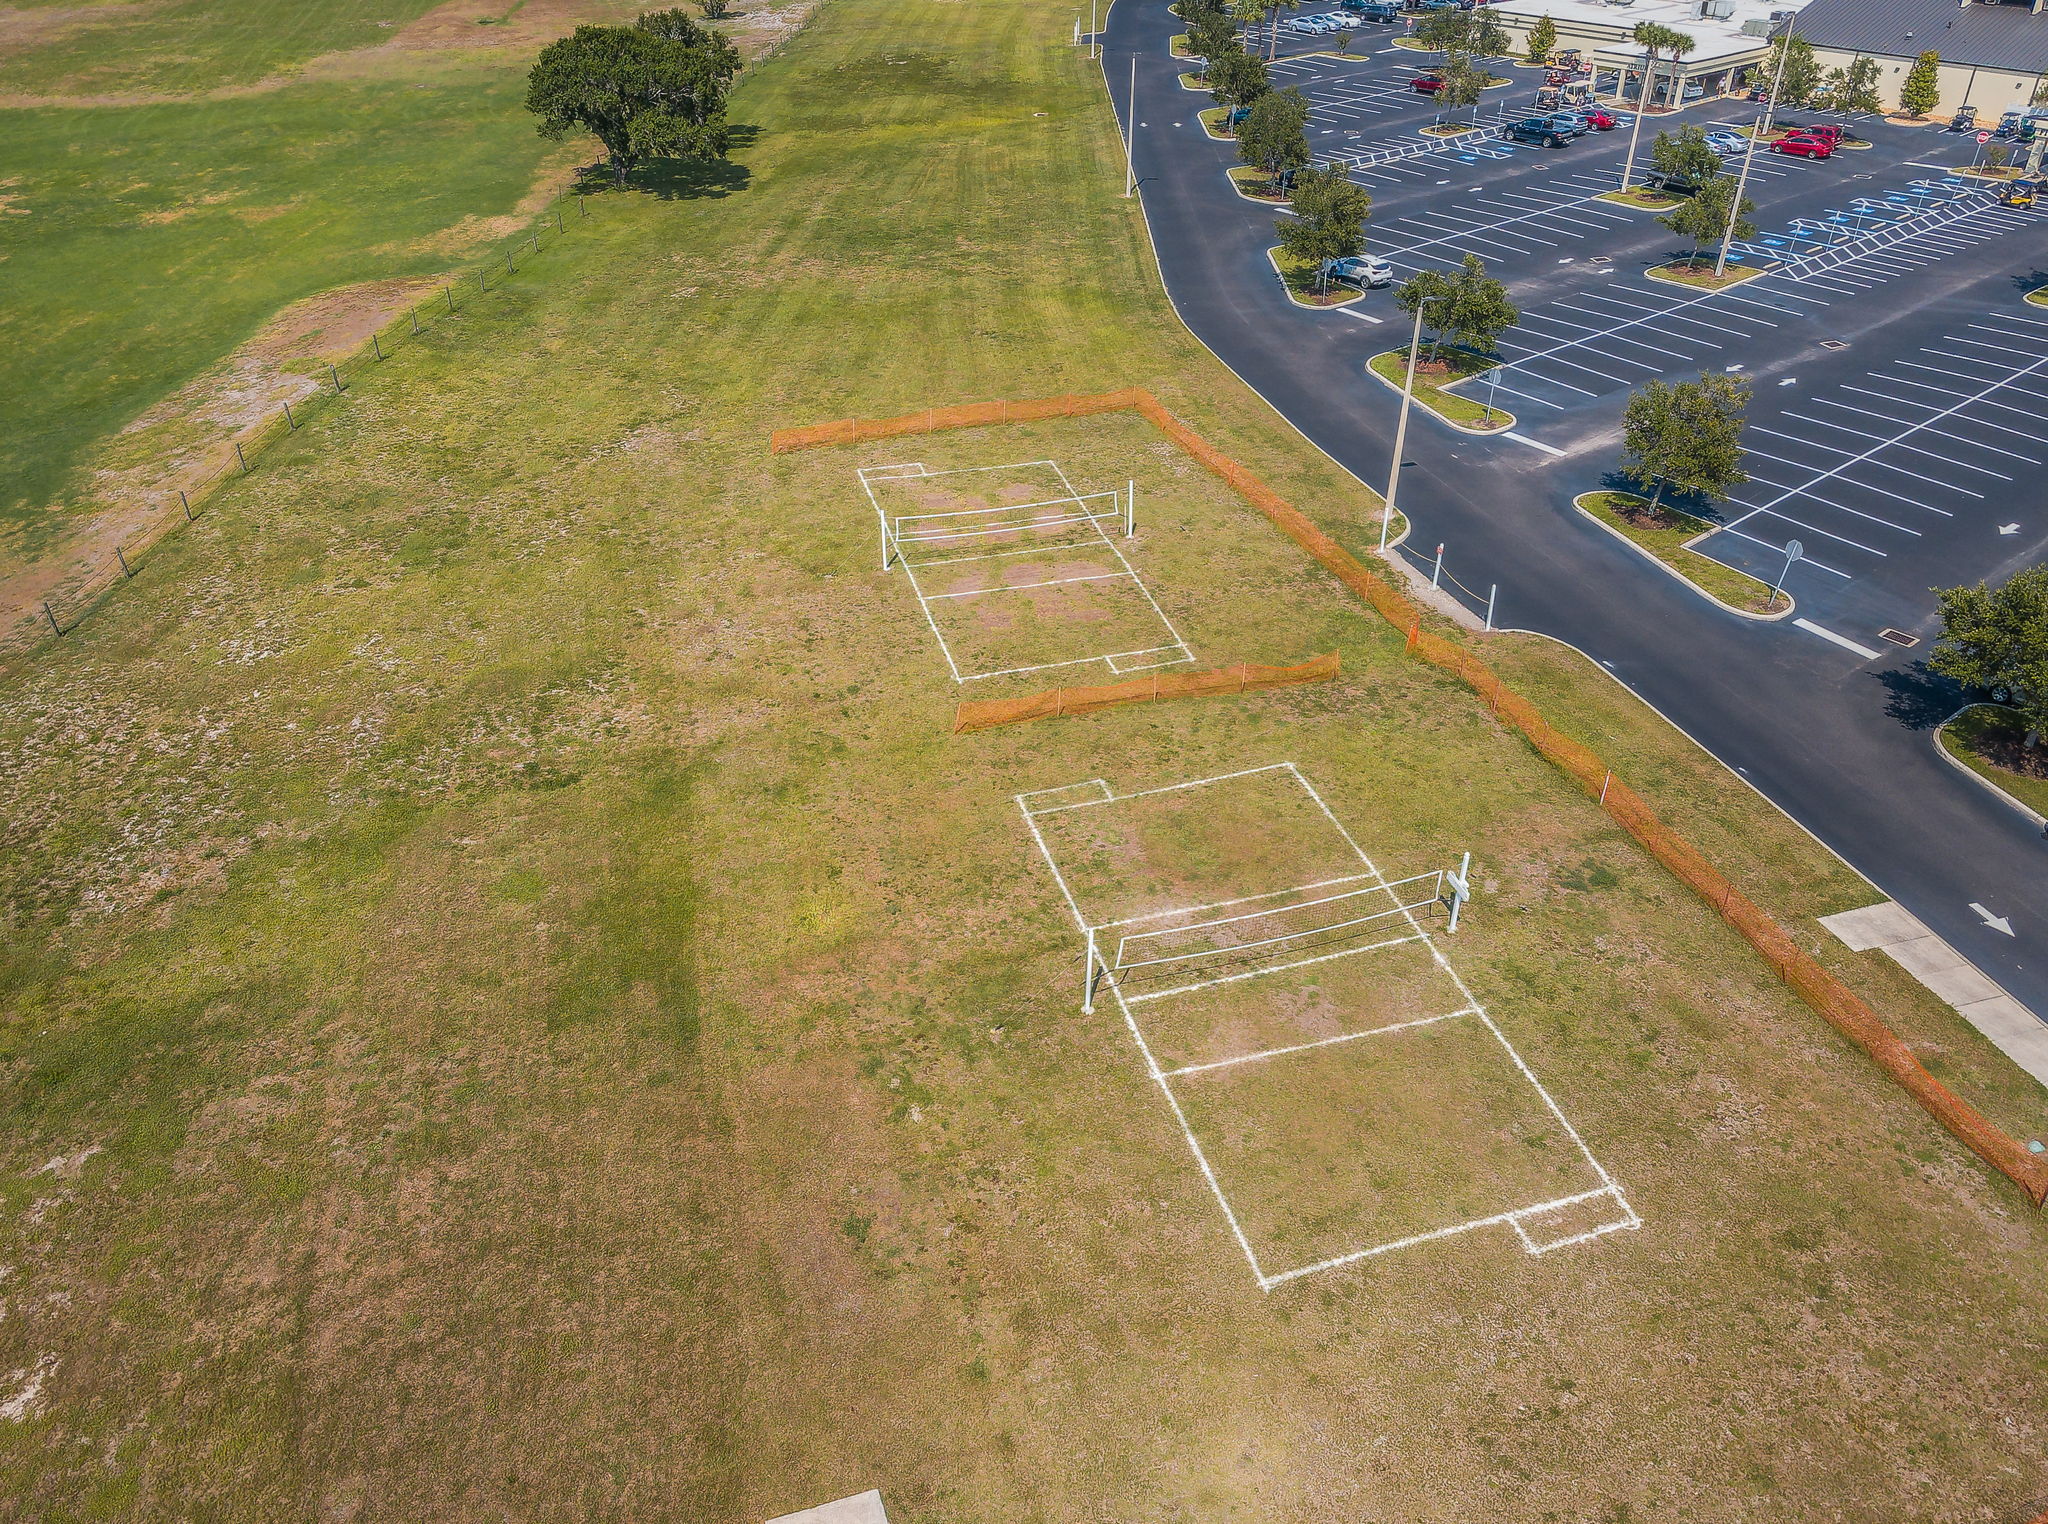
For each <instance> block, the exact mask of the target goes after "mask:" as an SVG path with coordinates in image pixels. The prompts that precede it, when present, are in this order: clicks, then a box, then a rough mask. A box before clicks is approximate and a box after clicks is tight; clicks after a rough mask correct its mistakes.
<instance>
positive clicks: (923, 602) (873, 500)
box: [855, 460, 1195, 683]
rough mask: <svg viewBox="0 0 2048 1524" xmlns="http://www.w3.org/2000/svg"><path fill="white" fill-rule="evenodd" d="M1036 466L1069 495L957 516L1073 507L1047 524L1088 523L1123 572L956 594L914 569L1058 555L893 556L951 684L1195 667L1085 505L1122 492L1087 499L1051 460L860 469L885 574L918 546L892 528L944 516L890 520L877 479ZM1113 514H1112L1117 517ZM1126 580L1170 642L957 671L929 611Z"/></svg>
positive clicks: (1041, 551)
mask: <svg viewBox="0 0 2048 1524" xmlns="http://www.w3.org/2000/svg"><path fill="white" fill-rule="evenodd" d="M1035 467H1043V468H1045V469H1047V470H1050V471H1051V472H1052V474H1053V475H1054V476H1056V477H1058V478H1059V484H1060V488H1061V490H1062V491H1064V492H1065V493H1066V496H1065V497H1063V498H1053V499H1050V500H1049V501H1046V502H1039V503H1012V504H997V505H996V506H995V507H992V508H986V509H963V510H961V512H960V514H958V515H954V516H958V517H964V516H969V515H973V514H977V513H991V514H992V513H1001V512H1005V511H1012V512H1014V511H1022V510H1026V509H1033V508H1056V507H1060V506H1062V505H1063V504H1068V503H1071V504H1072V505H1073V506H1074V507H1075V509H1077V510H1078V511H1077V512H1075V513H1073V514H1070V515H1068V516H1067V517H1065V518H1062V519H1060V520H1057V521H1052V526H1053V527H1064V526H1067V525H1072V524H1080V523H1086V524H1087V525H1088V526H1089V528H1091V529H1093V530H1094V531H1095V537H1096V539H1097V540H1099V541H1100V542H1101V548H1102V549H1104V550H1107V551H1108V552H1109V553H1110V554H1111V555H1112V556H1115V557H1116V562H1117V565H1118V566H1120V567H1122V568H1123V570H1121V571H1114V572H1104V573H1102V574H1100V575H1099V576H1098V575H1091V576H1081V577H1055V578H1052V579H1050V580H1049V581H1045V582H1028V583H999V584H997V585H995V586H992V587H981V588H971V589H969V590H967V591H965V592H958V593H927V592H926V591H925V590H924V585H923V584H922V583H921V582H919V581H918V579H917V572H918V565H919V564H921V565H924V566H956V565H959V564H960V563H962V562H965V561H994V560H1001V559H1003V558H1005V557H1008V556H1017V555H1047V556H1050V555H1056V554H1059V553H1060V552H1059V551H1058V550H1056V549H1053V550H1049V549H1046V548H1045V547H1042V546H1024V547H1021V548H1011V549H1005V550H992V551H988V552H985V553H983V554H980V555H964V556H951V557H948V558H946V559H945V560H942V561H927V562H923V563H918V564H913V563H912V562H911V561H910V560H909V559H908V558H907V557H905V556H903V555H902V554H900V553H897V554H896V555H895V556H894V559H895V562H896V564H897V565H899V566H901V567H902V568H903V575H904V576H905V578H906V579H908V581H909V583H910V590H911V592H912V593H913V594H915V595H916V598H917V607H918V611H919V612H920V613H922V614H923V615H924V622H925V625H926V627H927V628H929V629H930V630H931V632H932V639H933V640H934V641H936V642H937V643H938V647H939V655H941V656H942V657H944V658H945V661H946V670H947V671H948V672H950V673H952V675H953V681H954V682H956V683H977V682H981V681H983V680H985V679H987V678H991V677H1016V676H1019V675H1020V674H1023V673H1026V672H1049V671H1052V670H1054V669H1055V668H1059V667H1085V666H1091V665H1093V664H1094V663H1096V662H1101V663H1102V664H1103V665H1104V666H1106V667H1108V668H1109V670H1110V671H1111V672H1113V673H1116V674H1118V675H1122V674H1125V673H1130V672H1148V671H1151V670H1152V669H1153V668H1156V667H1175V666H1179V665H1181V664H1182V663H1183V662H1193V661H1194V659H1195V653H1194V649H1193V648H1192V647H1191V646H1189V645H1188V643H1187V641H1186V640H1185V639H1184V638H1183V637H1182V636H1181V633H1180V631H1179V630H1177V629H1175V628H1174V624H1173V621H1172V620H1171V619H1168V618H1167V617H1166V611H1165V610H1164V609H1162V608H1161V607H1160V606H1159V600H1158V599H1157V598H1154V597H1153V596H1152V589H1151V588H1149V587H1147V586H1146V585H1145V579H1144V578H1143V577H1141V576H1139V575H1138V569H1137V568H1136V567H1135V566H1133V565H1131V563H1130V561H1129V560H1128V559H1127V558H1126V557H1125V555H1124V553H1123V550H1122V548H1121V547H1120V546H1119V545H1118V544H1117V543H1116V541H1115V540H1114V539H1112V538H1110V535H1109V533H1108V531H1106V530H1105V529H1104V528H1103V527H1102V520H1103V517H1104V515H1101V514H1097V513H1094V512H1092V511H1090V510H1089V508H1088V499H1089V498H1090V497H1094V498H1103V497H1109V498H1111V499H1116V498H1117V497H1118V496H1119V494H1118V493H1117V492H1115V490H1114V489H1112V490H1111V491H1109V492H1107V493H1102V492H1096V493H1089V494H1083V493H1080V492H1077V491H1075V490H1074V484H1073V483H1072V482H1071V481H1069V480H1068V479H1067V473H1066V472H1065V471H1063V470H1061V469H1060V464H1059V462H1058V461H1055V460H1020V461H1012V462H1009V463H1007V464H1004V465H995V466H956V467H951V468H949V469H947V470H944V471H934V470H932V469H931V468H930V467H928V466H926V465H925V463H924V462H923V461H921V460H912V461H903V462H900V463H898V464H896V465H889V466H862V467H861V468H860V469H859V470H858V471H857V472H856V473H855V474H856V475H857V476H858V477H859V478H860V485H861V490H862V491H863V492H865V493H866V494H867V498H868V503H869V505H870V506H872V507H873V508H874V510H875V518H876V520H877V521H878V522H879V524H880V525H881V534H882V554H883V562H882V565H883V569H884V570H887V569H888V566H889V560H890V556H891V552H892V551H893V550H895V549H896V548H897V547H898V546H899V544H902V543H915V541H916V539H917V536H906V537H903V538H902V539H901V540H899V537H898V536H897V533H896V529H897V525H898V523H899V522H900V521H901V520H902V519H904V518H911V519H927V518H937V517H941V516H942V515H938V514H911V515H897V516H895V517H892V516H891V515H890V513H889V512H888V510H887V509H885V508H884V507H883V506H882V501H881V499H880V498H878V497H876V496H875V489H874V483H876V482H878V481H902V480H905V479H907V478H918V479H936V478H938V477H942V476H966V475H971V474H973V473H976V472H982V471H1022V470H1026V469H1030V468H1035ZM1130 490H1131V491H1133V492H1135V488H1133V489H1130ZM1131 507H1132V505H1131V504H1129V503H1126V504H1125V507H1124V511H1125V513H1126V514H1128V513H1129V512H1130V511H1131ZM1111 516H1112V517H1113V516H1114V515H1111ZM1126 522H1128V519H1126ZM1011 527H1013V528H1015V529H1018V530H1029V529H1032V528H1038V527H1048V526H1047V525H1044V524H1032V523H1022V524H1018V525H1015V526H1011ZM992 532H994V531H993V530H977V531H975V533H992ZM1087 548H1088V549H1089V550H1091V551H1092V550H1094V549H1095V548H1096V547H1095V545H1094V544H1092V543H1091V544H1089V545H1088V546H1087ZM1124 580H1128V581H1129V582H1130V584H1131V586H1132V587H1134V588H1136V589H1137V590H1138V596H1139V597H1141V598H1143V599H1144V600H1145V605H1146V607H1147V608H1149V609H1151V610H1152V617H1153V618H1155V619H1157V620H1158V621H1159V625H1160V628H1162V629H1163V630H1165V631H1166V633H1167V635H1168V636H1169V637H1170V638H1169V640H1168V641H1167V643H1166V644H1164V645H1157V646H1142V647H1139V648H1137V649H1135V650H1129V651H1103V652H1098V653H1096V654H1095V655H1093V656H1076V657H1072V658H1069V659H1068V660H1066V661H1045V662H1036V663H1033V664H1030V665H1027V666H1021V667H1004V668H1001V669H999V670H996V671H990V672H962V671H961V670H960V663H959V662H958V661H956V660H955V659H954V656H953V648H952V647H951V646H950V645H948V644H947V643H946V637H945V634H944V632H943V631H941V630H940V629H939V621H938V619H937V618H936V617H934V615H933V613H932V605H933V604H934V603H941V602H947V601H950V600H953V599H959V598H979V597H987V596H991V595H999V594H1002V593H1017V592H1025V591H1028V590H1029V589H1031V588H1036V587H1062V586H1065V585H1067V584H1068V583H1075V582H1115V581H1124ZM1144 657H1159V658H1161V659H1160V660H1157V661H1146V660H1141V659H1140V658H1144Z"/></svg>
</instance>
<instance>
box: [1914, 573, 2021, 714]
mask: <svg viewBox="0 0 2048 1524" xmlns="http://www.w3.org/2000/svg"><path fill="white" fill-rule="evenodd" d="M1934 596H1935V597H1936V598H1938V599H1940V600H1941V625H1942V629H1941V635H1940V636H1939V637H1938V638H1937V639H1936V640H1935V642H1934V649H1933V650H1932V651H1931V652H1929V653H1928V657H1927V665H1928V666H1930V667H1932V668H1933V669H1934V670H1935V671H1936V672H1939V673H1941V674H1942V675H1943V676H1945V677H1952V678H1954V679H1955V680H1956V681H1957V682H1959V683H1967V684H1969V685H1970V686H1971V687H1973V688H1989V689H1992V690H1994V691H1996V690H2000V689H2003V690H2004V692H2005V694H2006V696H2007V697H2008V698H2009V699H2010V700H2011V702H2012V704H2013V706H2014V707H2015V708H2017V709H2018V710H2019V711H2020V716H2021V718H2022V719H2024V720H2025V721H2026V725H2027V744H2028V745H2029V746H2033V745H2036V744H2038V743H2039V741H2040V738H2041V732H2042V731H2043V730H2048V566H2032V567H2029V568H2027V570H2025V571H2023V572H2021V573H2019V574H2018V575H2017V576H2015V577H2014V578H2013V579H2012V580H2011V581H2010V582H2008V583H2006V584H2005V586H2003V587H2001V588H1998V589H1997V590H1996V591H1993V590H1992V589H1990V588H1987V587H1986V586H1985V585H1984V584H1983V583H1981V582H1980V583H1978V584H1977V585H1976V586H1975V587H1945V588H1936V589H1935V590H1934Z"/></svg>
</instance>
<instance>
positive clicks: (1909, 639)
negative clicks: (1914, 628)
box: [1877, 630, 1920, 647]
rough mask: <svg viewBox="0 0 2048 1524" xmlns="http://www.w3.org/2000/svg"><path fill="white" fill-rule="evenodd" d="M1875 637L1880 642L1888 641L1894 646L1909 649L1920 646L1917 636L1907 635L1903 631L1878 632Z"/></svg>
mask: <svg viewBox="0 0 2048 1524" xmlns="http://www.w3.org/2000/svg"><path fill="white" fill-rule="evenodd" d="M1877 636H1878V639H1880V640H1889V641H1890V642H1891V643H1892V644H1893V645H1895V646H1908V647H1911V646H1917V645H1919V644H1920V637H1919V636H1918V635H1908V634H1907V633H1906V632H1905V631H1904V630H1879V631H1878V632H1877Z"/></svg>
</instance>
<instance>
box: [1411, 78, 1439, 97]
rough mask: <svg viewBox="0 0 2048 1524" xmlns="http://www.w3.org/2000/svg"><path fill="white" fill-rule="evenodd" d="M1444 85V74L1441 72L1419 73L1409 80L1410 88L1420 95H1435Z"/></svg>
mask: <svg viewBox="0 0 2048 1524" xmlns="http://www.w3.org/2000/svg"><path fill="white" fill-rule="evenodd" d="M1443 87H1444V81H1443V76H1442V75H1440V74H1418V75H1416V76H1415V78H1413V79H1411V80H1409V81H1408V88H1409V89H1411V90H1413V91H1415V92H1416V94H1418V95H1434V94H1436V93H1437V91H1439V90H1441V89H1443Z"/></svg>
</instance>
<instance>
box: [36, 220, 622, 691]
mask: <svg viewBox="0 0 2048 1524" xmlns="http://www.w3.org/2000/svg"><path fill="white" fill-rule="evenodd" d="M572 202H573V203H574V207H573V209H569V208H570V203H572ZM589 215H590V205H589V201H588V198H587V197H585V195H584V194H583V193H582V192H581V191H569V192H566V193H564V194H563V195H561V196H558V197H557V198H556V199H555V200H554V201H553V202H551V203H549V205H548V206H547V207H546V209H545V210H543V211H542V212H541V213H540V217H539V220H538V221H537V223H536V224H535V225H534V226H533V227H531V228H529V229H528V230H527V231H526V232H524V233H521V234H520V235H519V236H518V238H517V239H516V240H515V241H514V242H512V243H511V244H509V245H500V246H499V247H498V248H497V249H496V250H494V251H493V252H492V253H491V254H490V255H488V256H487V257H486V259H485V261H484V262H482V263H479V264H476V265H474V266H471V267H469V268H467V269H464V270H463V271H461V272H460V273H459V274H456V275H452V276H450V277H449V278H448V280H447V281H446V282H445V283H444V284H443V285H442V287H441V289H440V290H439V291H437V292H436V293H435V294H434V295H433V296H431V297H429V298H427V299H426V300H425V301H422V302H420V303H418V304H417V305H415V306H412V307H409V308H407V309H406V310H404V311H402V312H398V313H395V314H393V316H392V317H391V318H390V320H389V321H388V322H386V323H385V324H384V326H383V327H381V328H379V329H377V330H376V331H374V332H373V333H371V335H370V337H369V341H368V342H367V343H365V344H364V345H362V347H361V348H359V349H357V350H356V351H355V353H353V354H351V355H348V356H347V357H345V358H343V359H340V360H335V361H332V362H329V363H328V364H327V366H326V372H325V375H324V376H323V377H321V378H320V381H321V382H322V383H323V384H321V385H320V386H319V389H318V390H317V391H316V392H314V393H313V394H311V395H309V396H302V397H300V398H299V399H298V400H297V401H296V402H293V401H292V400H290V399H282V400H280V402H279V404H278V410H277V412H276V413H275V414H273V415H271V416H269V417H267V418H265V419H264V420H263V421H262V422H260V423H258V424H256V425H254V426H252V427H249V428H245V429H242V430H240V431H239V432H237V433H235V434H233V435H231V436H229V437H228V438H227V439H226V440H224V441H221V442H219V443H217V444H215V445H214V446H212V447H211V449H210V450H209V451H208V452H207V453H208V454H209V455H210V457H211V460H210V464H209V465H207V466H206V467H204V468H203V472H202V474H201V475H199V476H198V477H197V479H196V480H195V479H191V478H189V477H188V478H187V479H186V480H185V484H184V485H183V486H179V487H173V488H168V489H166V491H165V493H164V501H163V502H162V503H161V504H160V505H159V507H158V509H157V511H156V512H154V513H153V514H152V515H151V516H150V517H149V518H148V519H146V520H145V521H144V522H143V524H142V525H141V527H139V528H138V529H137V530H136V531H135V532H134V533H132V534H130V535H128V536H127V537H125V538H124V539H122V540H121V541H120V542H119V543H117V544H116V545H115V546H114V553H113V554H112V555H111V556H104V557H99V558H92V557H90V556H88V557H82V558H80V560H79V562H78V565H77V568H76V569H75V570H74V571H73V572H71V573H70V574H69V575H68V576H67V577H66V578H65V579H64V580H63V581H62V582H61V583H60V584H59V585H58V586H57V588H55V589H54V590H52V592H51V593H50V594H49V595H48V596H47V597H46V598H45V599H43V600H42V606H41V607H40V608H39V609H37V610H35V611H33V612H32V613H30V614H28V615H26V616H24V617H22V618H20V619H19V620H17V621H16V622H15V623H14V624H13V625H12V626H11V627H9V628H7V629H5V630H0V651H19V650H26V649H29V648H32V647H33V646H35V645H36V644H38V643H39V642H41V641H45V640H52V639H56V638H58V637H60V636H63V635H66V634H69V633H70V632H71V631H72V630H73V629H75V628H76V627H77V625H78V623H79V621H80V620H82V619H84V618H85V616H86V615H87V614H89V613H90V612H91V611H92V610H93V608H94V607H95V605H97V604H98V602H99V600H100V599H101V598H103V597H104V596H105V595H106V594H107V592H108V590H109V589H111V588H114V587H117V586H119V585H120V584H121V583H123V582H125V581H127V580H128V579H129V578H130V577H132V576H134V575H135V574H136V572H137V571H139V570H140V569H141V568H142V565H143V561H144V558H145V557H146V556H147V555H148V553H149V552H150V550H151V549H152V548H154V547H155V546H157V545H159V544H161V543H162V542H163V541H164V539H165V538H166V537H168V536H170V535H172V534H175V533H176V532H177V531H178V530H180V529H182V528H184V527H185V525H187V524H190V523H192V522H194V521H196V520H197V519H199V518H201V517H203V516H204V514H205V513H206V512H207V510H208V509H209V508H210V507H211V506H212V503H213V499H214V498H215V497H216V496H217V495H218V494H219V493H220V491H221V490H222V489H223V488H225V487H227V486H229V485H230V484H232V483H234V482H237V481H240V480H241V479H242V478H243V477H245V476H249V475H251V474H253V473H254V472H255V470H256V468H257V466H258V464H259V463H260V461H261V457H262V455H263V452H264V451H266V450H267V449H269V448H270V446H272V445H274V444H276V443H277V442H278V441H279V440H282V439H288V438H290V437H291V436H292V435H293V434H296V433H297V432H298V431H299V430H300V429H303V428H305V427H306V426H307V424H308V423H310V422H311V421H312V419H313V418H314V417H315V416H317V415H318V414H319V413H321V412H322V411H324V410H325V409H326V408H327V407H328V406H329V405H330V404H332V403H334V402H337V401H339V400H340V399H341V398H343V397H345V396H347V395H348V394H349V392H350V391H352V390H353V389H354V387H355V386H356V384H357V383H358V382H360V381H361V380H362V379H363V378H364V377H366V376H367V375H368V374H369V373H370V372H371V371H373V370H375V369H376V368H377V367H378V366H379V365H381V364H382V363H383V362H384V361H386V360H388V359H390V358H391V357H392V356H393V355H395V354H397V353H399V352H400V351H401V350H402V349H404V348H405V347H406V346H407V345H408V344H411V343H412V342H413V341H414V340H416V339H418V338H421V337H423V336H425V335H426V334H428V333H430V332H432V331H434V330H435V329H437V328H439V327H440V326H441V325H443V324H446V323H449V322H452V321H453V320H454V319H455V318H457V317H459V316H460V315H461V314H462V313H463V312H464V311H465V310H466V309H467V308H468V307H469V306H470V305H471V304H473V303H475V302H477V301H480V300H482V299H483V298H484V297H486V296H488V295H489V294H490V293H491V292H492V291H495V290H496V289H497V288H498V287H499V286H500V285H502V284H503V283H504V282H505V281H508V280H510V279H511V278H512V277H513V276H515V275H517V274H518V273H519V271H520V270H521V269H522V268H523V267H524V265H523V263H522V262H525V261H531V260H532V259H533V258H534V257H535V256H537V255H538V254H539V253H540V252H541V251H542V249H544V248H548V247H552V246H553V245H554V244H556V243H559V242H560V241H561V240H562V239H564V238H566V237H567V236H568V234H569V231H570V229H571V228H573V227H574V226H575V225H576V224H577V223H579V222H581V221H582V220H583V219H584V218H586V217H588V216H589ZM172 493H175V500H172V498H171V494H172Z"/></svg>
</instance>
